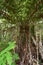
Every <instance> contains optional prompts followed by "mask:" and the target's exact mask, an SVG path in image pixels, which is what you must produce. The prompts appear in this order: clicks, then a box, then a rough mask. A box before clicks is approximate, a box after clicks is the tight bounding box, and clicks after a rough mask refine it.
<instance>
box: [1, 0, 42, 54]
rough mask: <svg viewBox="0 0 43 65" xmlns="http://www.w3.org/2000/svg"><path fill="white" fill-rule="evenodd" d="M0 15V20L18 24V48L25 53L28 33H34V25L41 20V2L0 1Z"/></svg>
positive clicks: (39, 0)
mask: <svg viewBox="0 0 43 65" xmlns="http://www.w3.org/2000/svg"><path fill="white" fill-rule="evenodd" d="M0 15H1V16H0V18H5V19H7V21H8V22H10V23H14V24H16V23H19V27H20V35H19V38H20V47H21V50H22V52H23V54H24V52H25V51H26V53H27V50H26V49H27V48H28V43H29V42H28V40H29V36H30V33H32V32H33V33H34V24H35V23H36V22H37V21H39V20H40V19H42V18H43V0H13V1H12V0H0ZM32 35H33V34H32ZM24 40H25V42H24ZM18 43H19V42H18ZM23 43H24V44H25V45H23ZM24 46H25V47H26V48H24ZM22 48H23V49H22ZM23 50H25V51H23Z"/></svg>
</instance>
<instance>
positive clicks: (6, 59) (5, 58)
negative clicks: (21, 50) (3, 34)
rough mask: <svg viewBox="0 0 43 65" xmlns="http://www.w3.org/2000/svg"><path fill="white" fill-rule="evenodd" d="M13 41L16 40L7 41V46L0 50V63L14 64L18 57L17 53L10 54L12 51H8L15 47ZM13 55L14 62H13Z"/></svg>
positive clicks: (0, 64) (1, 64) (3, 64)
mask: <svg viewBox="0 0 43 65" xmlns="http://www.w3.org/2000/svg"><path fill="white" fill-rule="evenodd" d="M15 43H16V42H9V43H8V44H9V46H8V47H7V48H5V49H4V50H2V51H1V52H0V65H7V64H8V65H13V64H14V65H16V63H15V60H18V59H19V56H18V54H16V53H15V54H14V55H12V53H11V52H10V50H12V49H14V48H15V46H16V45H15ZM13 57H14V63H13Z"/></svg>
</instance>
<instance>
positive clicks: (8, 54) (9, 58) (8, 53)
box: [6, 52, 12, 65]
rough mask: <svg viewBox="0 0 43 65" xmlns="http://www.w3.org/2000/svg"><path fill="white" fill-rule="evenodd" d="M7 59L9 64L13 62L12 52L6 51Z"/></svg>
mask: <svg viewBox="0 0 43 65" xmlns="http://www.w3.org/2000/svg"><path fill="white" fill-rule="evenodd" d="M6 60H7V63H8V64H9V65H11V64H12V54H11V53H10V52H7V53H6Z"/></svg>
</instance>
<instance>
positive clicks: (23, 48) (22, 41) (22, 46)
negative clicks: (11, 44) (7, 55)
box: [17, 24, 35, 65]
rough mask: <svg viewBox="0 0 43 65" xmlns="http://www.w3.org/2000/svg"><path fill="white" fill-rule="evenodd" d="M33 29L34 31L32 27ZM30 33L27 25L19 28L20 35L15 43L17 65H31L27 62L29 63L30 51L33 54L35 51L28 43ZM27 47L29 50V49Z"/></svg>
mask: <svg viewBox="0 0 43 65" xmlns="http://www.w3.org/2000/svg"><path fill="white" fill-rule="evenodd" d="M32 27H33V26H32ZM33 29H34V27H33ZM32 31H33V30H32ZM30 33H32V32H30V27H29V25H27V24H26V25H24V26H23V25H21V26H20V35H19V40H18V41H17V45H18V48H17V52H18V54H19V56H20V61H19V62H17V65H31V64H32V63H31V64H30V62H29V60H30V61H31V59H30V58H31V57H30V56H31V51H33V52H34V51H35V49H34V48H33V47H32V46H33V45H32V43H31V42H29V36H30ZM30 41H31V39H30ZM29 43H30V44H29ZM29 45H30V47H31V48H29ZM29 49H30V50H29ZM32 49H33V50H32ZM33 54H34V53H33Z"/></svg>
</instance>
